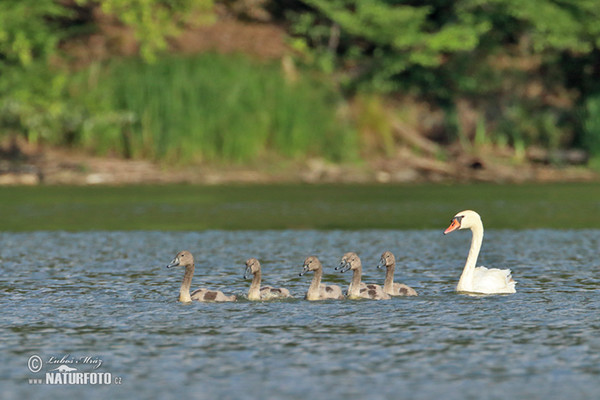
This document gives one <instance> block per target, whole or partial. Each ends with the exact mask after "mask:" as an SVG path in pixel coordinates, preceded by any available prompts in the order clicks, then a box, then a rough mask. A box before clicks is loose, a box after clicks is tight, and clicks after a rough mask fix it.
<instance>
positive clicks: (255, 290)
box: [248, 270, 261, 300]
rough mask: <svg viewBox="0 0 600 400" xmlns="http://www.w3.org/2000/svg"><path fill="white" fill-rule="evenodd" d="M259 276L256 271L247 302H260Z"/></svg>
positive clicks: (258, 272)
mask: <svg viewBox="0 0 600 400" xmlns="http://www.w3.org/2000/svg"><path fill="white" fill-rule="evenodd" d="M260 275H261V273H260V270H258V271H256V273H255V274H254V276H253V277H252V284H251V285H250V290H249V291H248V299H249V300H260V280H261V276H260Z"/></svg>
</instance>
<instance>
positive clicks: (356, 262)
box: [335, 251, 362, 272]
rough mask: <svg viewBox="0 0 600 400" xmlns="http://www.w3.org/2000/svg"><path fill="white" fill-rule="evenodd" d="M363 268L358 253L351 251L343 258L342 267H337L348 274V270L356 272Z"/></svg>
mask: <svg viewBox="0 0 600 400" xmlns="http://www.w3.org/2000/svg"><path fill="white" fill-rule="evenodd" d="M359 268H362V264H361V262H360V258H359V257H358V255H357V254H356V253H354V252H353V251H350V252H348V253H346V254H344V255H343V256H342V260H341V261H340V265H338V266H337V267H335V269H336V270H339V271H340V272H346V271H348V270H356V269H359Z"/></svg>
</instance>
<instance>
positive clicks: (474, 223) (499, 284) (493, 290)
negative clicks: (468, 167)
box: [167, 210, 516, 303]
mask: <svg viewBox="0 0 600 400" xmlns="http://www.w3.org/2000/svg"><path fill="white" fill-rule="evenodd" d="M461 229H470V230H471V233H472V239H471V247H470V249H469V253H468V256H467V261H466V263H465V266H464V268H463V272H462V274H461V276H460V278H459V280H458V285H457V286H456V291H457V292H459V293H466V294H470V295H490V294H509V293H515V292H516V289H515V285H516V282H515V281H514V279H513V278H512V275H511V272H510V270H509V269H498V268H486V267H483V266H481V267H477V266H476V264H477V258H478V257H479V251H480V249H481V244H482V242H483V223H482V222H481V217H480V216H479V214H478V213H476V212H475V211H472V210H465V211H461V212H459V213H457V214H456V215H455V216H454V217H453V218H452V220H451V222H450V226H449V227H448V228H447V229H446V230H445V231H444V235H447V234H449V233H451V232H454V231H456V230H461ZM174 267H184V268H185V273H184V276H183V281H182V282H181V287H180V289H179V301H180V302H182V303H189V302H192V301H202V302H228V301H236V300H237V299H238V297H237V296H235V295H230V296H227V295H225V294H224V293H223V292H221V291H219V290H209V289H205V288H200V289H197V290H194V291H193V292H191V293H190V287H191V283H192V277H193V275H194V257H193V256H192V254H191V253H190V252H189V251H187V250H184V251H181V252H179V253H178V254H177V256H175V258H174V259H173V261H171V262H170V263H169V264H168V265H167V268H174ZM384 267H385V268H386V275H385V281H384V284H383V287H382V286H380V285H377V284H366V283H363V282H362V263H361V260H360V258H359V256H358V254H356V253H355V252H348V253H345V254H344V255H343V256H342V258H341V261H340V264H339V265H338V266H337V267H335V270H336V271H339V272H340V273H344V272H347V271H350V270H352V279H351V281H350V284H349V285H348V290H347V291H346V293H345V295H344V293H343V292H342V289H341V288H340V287H339V286H338V285H325V284H322V283H321V279H322V277H323V265H322V264H321V262H320V261H319V259H318V258H317V257H316V256H310V257H307V258H306V259H305V260H304V263H303V265H302V271H301V272H300V273H299V275H300V276H303V275H304V274H306V273H308V272H313V273H314V275H313V278H312V281H311V283H310V286H309V287H308V291H307V292H306V295H305V297H304V298H305V299H306V300H309V301H317V300H341V299H344V298H348V299H371V300H388V299H391V298H392V297H394V296H418V294H417V292H416V291H415V290H414V289H413V288H411V287H410V286H407V285H405V284H401V283H397V282H394V271H395V268H396V258H395V257H394V254H393V253H392V252H390V251H385V252H384V253H383V254H382V255H381V258H380V261H379V264H378V265H377V268H384ZM250 276H252V283H251V284H250V289H249V291H248V295H247V299H248V300H251V301H265V300H275V299H284V298H289V297H291V294H290V291H289V290H288V289H286V288H274V287H272V286H261V281H262V272H261V265H260V262H259V261H258V260H257V259H256V258H249V259H248V260H246V263H245V270H244V279H248V278H249V277H250Z"/></svg>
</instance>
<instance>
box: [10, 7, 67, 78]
mask: <svg viewBox="0 0 600 400" xmlns="http://www.w3.org/2000/svg"><path fill="white" fill-rule="evenodd" d="M68 14H69V12H68V10H67V9H66V8H65V7H63V6H61V5H60V4H58V3H57V2H55V1H54V0H4V1H2V2H0V74H3V73H6V72H7V70H8V69H9V68H11V67H13V68H26V67H29V66H31V65H32V64H34V63H35V62H36V61H37V60H39V59H41V60H46V59H47V57H48V56H49V55H51V54H52V53H53V52H54V51H55V48H56V45H57V43H58V41H59V40H60V38H61V36H62V34H63V33H62V31H61V30H60V29H59V26H58V24H57V19H58V18H60V17H66V16H67V15H68ZM0 82H1V83H2V84H3V85H2V86H4V85H6V83H7V82H6V79H2V80H1V81H0ZM2 89H4V88H2Z"/></svg>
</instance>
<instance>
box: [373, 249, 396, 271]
mask: <svg viewBox="0 0 600 400" xmlns="http://www.w3.org/2000/svg"><path fill="white" fill-rule="evenodd" d="M394 264H396V257H394V253H392V252H391V251H384V252H383V254H382V255H381V259H380V260H379V264H377V268H383V267H391V266H392V265H394Z"/></svg>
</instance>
